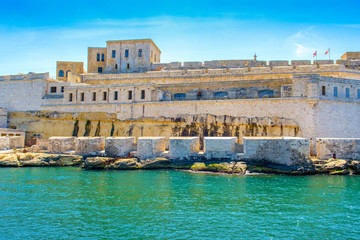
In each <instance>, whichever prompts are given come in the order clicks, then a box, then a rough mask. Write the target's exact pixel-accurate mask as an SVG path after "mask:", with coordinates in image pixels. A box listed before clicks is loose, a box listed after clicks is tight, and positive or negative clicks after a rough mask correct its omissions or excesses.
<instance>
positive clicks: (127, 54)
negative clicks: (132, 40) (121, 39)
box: [125, 49, 129, 58]
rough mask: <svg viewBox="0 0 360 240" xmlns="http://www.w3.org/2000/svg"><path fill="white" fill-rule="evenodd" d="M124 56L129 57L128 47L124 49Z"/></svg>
mask: <svg viewBox="0 0 360 240" xmlns="http://www.w3.org/2000/svg"><path fill="white" fill-rule="evenodd" d="M125 57H126V58H128V57H129V49H126V50H125Z"/></svg>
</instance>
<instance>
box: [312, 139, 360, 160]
mask: <svg viewBox="0 0 360 240" xmlns="http://www.w3.org/2000/svg"><path fill="white" fill-rule="evenodd" d="M316 155H317V157H318V158H319V159H324V160H327V159H329V158H333V157H335V158H340V159H348V160H360V138H318V139H316Z"/></svg>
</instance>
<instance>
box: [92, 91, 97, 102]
mask: <svg viewBox="0 0 360 240" xmlns="http://www.w3.org/2000/svg"><path fill="white" fill-rule="evenodd" d="M92 100H93V101H96V92H93V93H92Z"/></svg>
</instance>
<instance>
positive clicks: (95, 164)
mask: <svg viewBox="0 0 360 240" xmlns="http://www.w3.org/2000/svg"><path fill="white" fill-rule="evenodd" d="M114 161H115V159H114V158H108V157H88V158H86V160H85V162H84V166H83V168H84V169H105V168H106V166H107V165H110V164H112V163H114Z"/></svg>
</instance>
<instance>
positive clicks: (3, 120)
mask: <svg viewBox="0 0 360 240" xmlns="http://www.w3.org/2000/svg"><path fill="white" fill-rule="evenodd" d="M6 127H7V109H6V108H0V128H6Z"/></svg>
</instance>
